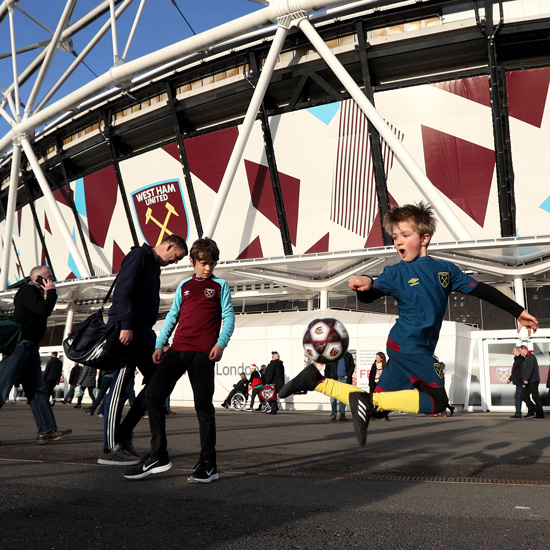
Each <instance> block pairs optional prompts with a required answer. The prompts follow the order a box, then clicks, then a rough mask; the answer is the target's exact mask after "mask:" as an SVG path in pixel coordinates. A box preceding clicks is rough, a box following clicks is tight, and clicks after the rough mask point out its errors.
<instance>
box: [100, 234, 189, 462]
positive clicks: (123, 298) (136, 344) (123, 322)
mask: <svg viewBox="0 0 550 550" xmlns="http://www.w3.org/2000/svg"><path fill="white" fill-rule="evenodd" d="M186 255H187V245H186V244H185V241H184V239H182V238H181V237H178V236H177V235H170V236H169V237H168V238H166V239H165V240H164V241H163V242H162V243H160V244H159V245H157V246H155V247H154V248H153V247H151V246H149V245H148V244H143V246H134V247H132V249H131V250H130V252H129V253H128V254H127V255H126V257H125V258H124V260H123V261H122V264H121V266H120V272H119V274H118V279H117V283H116V286H115V290H114V292H113V302H112V305H111V307H110V309H109V321H108V323H109V324H113V323H116V322H120V326H121V331H120V341H121V342H122V344H124V345H125V346H128V362H127V364H126V366H125V367H124V368H122V369H119V370H116V371H115V372H114V374H113V380H112V382H111V387H110V388H109V392H108V393H107V396H106V397H105V406H104V415H105V419H104V430H103V433H104V438H103V453H102V455H101V456H100V457H99V458H98V459H97V462H98V464H103V465H108V466H132V465H136V464H139V463H140V462H141V458H140V457H139V455H138V454H137V453H136V451H135V449H134V446H133V444H132V431H133V429H134V428H135V426H136V425H137V423H138V422H139V420H140V419H141V418H142V417H143V415H144V414H145V412H146V410H147V404H146V402H145V389H146V388H147V385H148V384H149V382H150V381H151V378H152V376H153V372H154V370H155V368H156V365H155V364H154V363H153V352H154V351H155V341H156V334H155V331H154V330H153V325H154V324H155V323H156V322H157V319H158V313H159V305H160V296H159V292H160V268H161V267H162V266H166V265H170V264H175V263H177V262H178V261H179V260H181V259H182V258H183V257H184V256H186ZM136 368H138V369H139V370H140V372H141V374H143V377H144V378H143V382H144V387H143V389H142V390H141V392H140V393H139V394H138V395H137V397H136V399H135V401H134V402H133V404H132V406H131V407H130V410H129V411H128V413H127V415H126V417H125V418H124V420H123V421H122V422H121V417H122V410H123V407H124V403H125V401H126V400H127V399H128V397H129V395H130V391H131V389H132V388H133V387H134V375H135V371H136Z"/></svg>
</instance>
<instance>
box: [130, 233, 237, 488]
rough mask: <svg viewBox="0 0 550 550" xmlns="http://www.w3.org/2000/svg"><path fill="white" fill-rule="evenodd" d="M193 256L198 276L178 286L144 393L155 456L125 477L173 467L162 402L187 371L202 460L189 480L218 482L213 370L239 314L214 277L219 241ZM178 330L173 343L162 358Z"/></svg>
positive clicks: (198, 247)
mask: <svg viewBox="0 0 550 550" xmlns="http://www.w3.org/2000/svg"><path fill="white" fill-rule="evenodd" d="M189 257H190V261H191V265H192V266H193V267H194V269H195V274H194V275H193V276H192V277H189V278H187V279H184V280H183V281H182V282H181V283H180V284H179V286H178V288H177V290H176V294H175V297H174V303H173V304H172V308H171V309H170V312H169V313H168V315H167V316H166V319H165V321H164V325H163V327H162V330H161V332H160V334H159V336H158V338H157V341H156V346H155V347H156V349H155V352H154V354H153V361H154V362H155V363H160V364H159V366H158V368H157V370H156V371H155V374H154V375H153V378H152V380H151V382H150V384H149V388H148V390H147V392H146V399H147V410H148V412H149V425H150V428H151V435H152V437H151V452H150V454H149V455H148V456H147V457H146V458H145V459H144V460H143V461H142V462H141V464H139V465H137V466H135V467H133V468H131V469H129V470H127V471H126V472H124V477H125V478H127V479H142V478H144V477H147V476H149V475H151V474H158V473H161V472H166V471H168V470H170V468H172V463H171V462H170V458H169V457H168V451H167V440H166V414H165V411H164V404H165V402H166V398H167V397H168V396H169V395H170V394H171V393H172V390H173V389H174V387H175V385H176V383H177V381H178V380H179V379H180V378H181V377H182V376H183V375H184V374H185V373H186V372H187V373H188V375H189V381H190V382H191V387H192V388H193V396H194V400H195V411H196V413H197V418H198V420H199V430H200V441H201V452H200V457H199V462H198V463H197V465H196V467H195V471H194V473H193V475H191V476H190V477H189V479H188V481H189V482H190V483H210V482H211V481H216V480H217V479H218V470H217V465H216V423H215V419H214V404H213V403H212V398H213V396H214V367H215V363H216V361H219V360H220V359H221V358H222V355H223V350H224V349H225V347H226V346H227V344H228V342H229V339H230V338H231V335H232V334H233V329H234V328H235V313H234V312H233V303H232V301H231V293H230V291H229V285H228V284H227V281H224V280H223V279H219V278H218V277H216V276H215V275H214V273H213V272H214V267H215V265H216V263H217V262H218V259H219V257H220V251H219V250H218V246H217V245H216V243H215V242H214V241H213V240H212V239H208V238H205V239H198V240H197V241H195V242H194V243H193V246H192V247H191V251H190V252H189ZM222 320H223V328H222ZM176 325H177V326H176ZM174 327H175V328H176V332H175V334H174V339H173V341H172V345H171V346H170V348H169V349H168V351H166V353H164V354H163V348H164V346H165V344H166V343H167V342H168V339H169V337H170V335H171V334H172V331H173V330H174ZM220 328H221V329H222V330H221V333H220Z"/></svg>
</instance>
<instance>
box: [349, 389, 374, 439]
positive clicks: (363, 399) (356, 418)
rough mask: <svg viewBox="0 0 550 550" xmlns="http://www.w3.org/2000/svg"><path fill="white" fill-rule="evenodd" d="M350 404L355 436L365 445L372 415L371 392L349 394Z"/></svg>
mask: <svg viewBox="0 0 550 550" xmlns="http://www.w3.org/2000/svg"><path fill="white" fill-rule="evenodd" d="M349 406H350V409H351V416H352V418H353V429H354V430H355V437H357V441H358V442H359V445H364V444H365V443H366V442H367V428H368V426H369V421H370V417H371V405H370V402H369V394H368V393H366V392H363V391H356V392H352V393H351V394H350V396H349Z"/></svg>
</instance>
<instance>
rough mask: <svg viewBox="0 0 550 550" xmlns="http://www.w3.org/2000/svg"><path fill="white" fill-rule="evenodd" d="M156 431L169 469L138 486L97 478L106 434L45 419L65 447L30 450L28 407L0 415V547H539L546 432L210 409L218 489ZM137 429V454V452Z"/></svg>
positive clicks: (468, 420)
mask: <svg viewBox="0 0 550 550" xmlns="http://www.w3.org/2000/svg"><path fill="white" fill-rule="evenodd" d="M175 410H176V412H178V415H177V416H174V417H169V418H167V429H168V441H169V450H170V453H171V460H172V462H173V464H174V468H173V469H172V470H171V471H169V472H166V473H164V474H159V475H156V476H151V477H149V478H146V479H144V480H141V481H129V480H125V479H124V478H123V476H122V471H123V470H124V468H120V467H107V466H99V465H97V464H96V462H95V461H96V459H97V456H98V455H99V453H100V452H101V447H102V443H101V442H102V430H103V427H102V421H101V419H99V418H97V417H90V416H89V415H86V414H85V413H84V412H83V411H82V410H79V409H74V408H73V407H72V406H71V405H66V406H63V405H60V404H58V405H56V407H55V408H54V412H55V415H56V418H57V422H58V426H59V427H60V428H72V429H73V432H74V433H73V434H72V435H71V436H70V437H69V438H67V439H65V440H63V441H59V442H54V443H51V444H49V445H43V446H38V445H37V444H36V439H35V438H36V434H35V425H34V422H33V419H32V416H31V413H30V410H29V409H28V407H27V406H26V405H24V404H22V403H18V404H17V405H11V404H6V405H5V406H4V407H3V408H2V410H1V411H0V439H1V441H2V443H1V445H0V480H1V487H2V490H1V491H0V548H2V550H9V549H12V548H14V549H15V548H25V549H29V550H31V549H34V548H37V549H38V548H40V549H45V548H52V549H65V548H75V547H79V548H83V549H87V548H106V549H107V548H109V549H111V548H117V549H118V548H132V549H138V548H155V547H158V548H159V549H160V548H162V549H171V548H174V549H176V548H177V549H217V550H234V549H240V548H243V549H244V548H246V549H247V550H253V549H255V548H262V549H271V548H277V549H282V548H301V549H312V550H313V549H315V550H316V549H320V548H323V549H332V548H335V549H336V548H338V549H339V550H341V549H344V548H380V549H385V548H388V549H390V548H391V549H392V550H394V549H396V548H403V549H407V548H411V549H412V548H415V549H416V548H434V549H435V548H457V549H458V548H460V549H468V548H476V549H477V548H479V547H483V548H489V549H492V548H494V549H499V550H502V549H507V548H510V549H512V548H513V549H519V548H536V549H540V548H545V547H547V545H548V540H549V536H550V522H549V520H548V517H549V515H550V514H549V513H548V511H549V509H550V499H549V497H550V438H549V437H548V431H549V429H550V419H547V420H531V419H522V420H512V419H510V418H508V416H509V415H508V414H499V413H458V414H457V413H455V415H454V416H453V417H451V418H438V417H425V416H419V415H399V414H393V415H391V421H390V422H384V421H380V420H378V421H376V422H371V425H370V428H369V435H368V440H367V445H366V446H365V447H359V446H358V445H357V443H356V440H355V436H354V434H353V427H352V424H351V422H339V421H337V422H329V421H328V414H327V413H321V412H303V411H300V412H298V411H281V412H280V413H279V414H278V415H277V416H276V417H275V416H270V415H265V414H261V413H249V412H231V411H225V410H223V409H221V408H219V407H218V409H217V416H216V421H217V428H218V445H217V448H218V469H219V472H220V480H219V481H217V482H215V483H212V484H210V485H192V484H189V483H187V476H188V475H189V473H190V472H192V470H193V467H194V465H195V462H196V460H197V457H198V446H199V441H198V429H197V421H196V418H195V414H194V411H193V410H192V409H177V408H176V409H175ZM148 442H149V433H148V423H147V421H146V420H143V421H142V422H141V423H140V425H139V426H138V428H137V429H136V432H135V437H134V443H135V446H136V448H137V450H138V451H139V452H142V453H144V454H145V453H146V451H147V448H148Z"/></svg>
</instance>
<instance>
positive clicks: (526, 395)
mask: <svg viewBox="0 0 550 550" xmlns="http://www.w3.org/2000/svg"><path fill="white" fill-rule="evenodd" d="M530 396H533V401H534V402H535V403H534V407H533V401H531V399H530ZM523 401H524V402H525V404H526V405H527V414H535V415H536V416H538V417H541V418H544V411H543V409H542V401H541V400H540V395H539V382H529V384H527V385H526V386H525V387H524V388H523Z"/></svg>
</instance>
